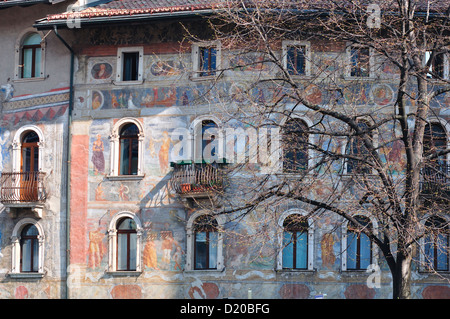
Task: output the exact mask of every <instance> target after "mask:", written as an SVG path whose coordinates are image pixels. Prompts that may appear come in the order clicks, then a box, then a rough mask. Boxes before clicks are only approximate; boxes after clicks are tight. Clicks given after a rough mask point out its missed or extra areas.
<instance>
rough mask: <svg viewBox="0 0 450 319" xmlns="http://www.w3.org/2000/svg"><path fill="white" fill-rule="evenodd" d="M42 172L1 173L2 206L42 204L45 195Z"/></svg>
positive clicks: (0, 199) (0, 196) (0, 192)
mask: <svg viewBox="0 0 450 319" xmlns="http://www.w3.org/2000/svg"><path fill="white" fill-rule="evenodd" d="M44 177H45V173H43V172H17V173H5V172H3V173H2V175H1V179H0V201H1V202H2V204H4V205H8V204H21V203H44V202H45V200H46V199H47V193H46V191H45V188H44Z"/></svg>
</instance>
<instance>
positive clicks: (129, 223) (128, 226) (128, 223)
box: [117, 218, 136, 230]
mask: <svg viewBox="0 0 450 319" xmlns="http://www.w3.org/2000/svg"><path fill="white" fill-rule="evenodd" d="M117 229H119V230H133V229H136V223H135V221H134V220H133V219H132V218H124V219H123V220H122V221H121V222H120V224H119V227H118V228H117Z"/></svg>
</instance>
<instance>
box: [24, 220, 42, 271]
mask: <svg viewBox="0 0 450 319" xmlns="http://www.w3.org/2000/svg"><path fill="white" fill-rule="evenodd" d="M38 235H39V232H38V229H37V228H36V226H34V225H32V224H29V225H26V226H25V227H24V228H23V230H22V232H21V234H20V252H21V256H20V271H21V272H38V270H39V240H38Z"/></svg>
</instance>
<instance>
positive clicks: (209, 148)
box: [191, 116, 224, 163]
mask: <svg viewBox="0 0 450 319" xmlns="http://www.w3.org/2000/svg"><path fill="white" fill-rule="evenodd" d="M220 124H221V123H220V121H219V120H218V119H217V118H216V117H214V116H200V117H198V118H196V119H195V120H194V121H193V122H192V125H191V129H192V131H193V141H192V142H193V160H194V161H195V162H196V163H213V162H217V161H219V160H221V159H222V157H223V154H224V150H223V148H224V145H223V144H224V137H223V132H222V131H221V129H220Z"/></svg>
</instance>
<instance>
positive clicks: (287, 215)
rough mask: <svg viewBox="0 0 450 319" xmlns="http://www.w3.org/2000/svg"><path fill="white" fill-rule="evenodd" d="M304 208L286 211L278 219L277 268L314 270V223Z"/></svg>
mask: <svg viewBox="0 0 450 319" xmlns="http://www.w3.org/2000/svg"><path fill="white" fill-rule="evenodd" d="M306 215H307V213H306V212H305V211H303V210H298V209H291V210H288V211H286V212H284V213H283V214H282V215H281V218H280V219H279V221H278V226H279V230H280V231H279V235H278V238H279V239H278V240H279V245H280V250H279V253H278V257H277V270H283V269H284V270H313V269H314V268H313V260H314V256H313V254H314V225H313V223H312V221H311V220H310V219H308V218H307V217H306Z"/></svg>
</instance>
